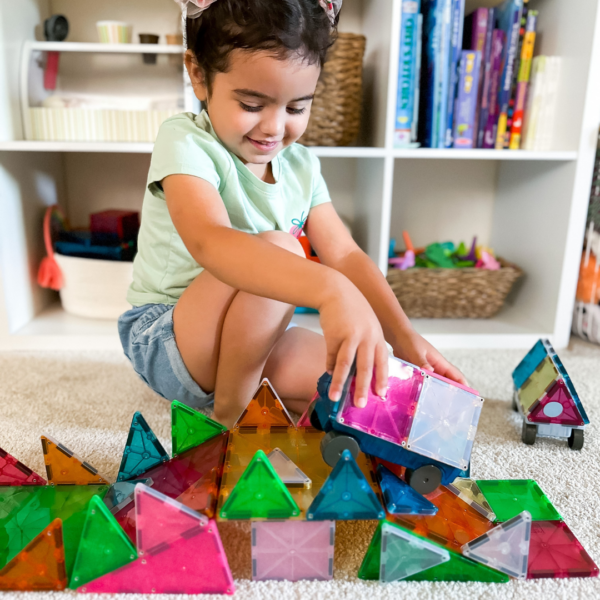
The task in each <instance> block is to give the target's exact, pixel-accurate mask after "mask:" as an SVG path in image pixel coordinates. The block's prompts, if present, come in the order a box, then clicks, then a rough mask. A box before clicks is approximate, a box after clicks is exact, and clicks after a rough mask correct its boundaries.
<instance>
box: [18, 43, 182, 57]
mask: <svg viewBox="0 0 600 600" xmlns="http://www.w3.org/2000/svg"><path fill="white" fill-rule="evenodd" d="M30 47H31V49H32V50H38V51H43V52H98V53H107V52H108V53H112V54H144V53H145V54H183V53H184V48H183V46H178V45H176V44H101V43H83V42H30Z"/></svg>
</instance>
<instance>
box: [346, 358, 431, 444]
mask: <svg viewBox="0 0 600 600" xmlns="http://www.w3.org/2000/svg"><path fill="white" fill-rule="evenodd" d="M388 369H389V374H388V389H387V393H386V396H385V398H380V397H379V396H378V395H377V394H376V393H375V390H374V387H373V386H374V385H375V382H374V381H373V382H372V383H371V388H370V389H369V394H368V398H367V405H366V406H365V407H364V408H357V407H356V406H354V382H353V383H352V385H351V387H350V393H349V394H346V395H345V397H344V399H343V400H342V402H343V404H342V407H341V409H340V410H339V411H338V414H337V421H338V422H339V423H343V424H344V425H347V426H349V427H353V428H355V429H358V430H359V431H363V432H365V433H368V434H370V435H375V436H376V437H378V438H381V439H383V440H387V441H388V442H391V443H393V444H397V445H402V446H404V445H405V444H406V440H407V438H408V432H409V430H410V426H411V423H412V419H413V415H414V412H415V409H416V406H417V399H418V398H419V394H420V393H421V388H422V386H423V375H422V372H421V370H420V369H418V368H417V367H415V366H413V365H411V364H408V363H405V362H403V361H401V360H398V359H397V358H394V357H390V358H389V359H388Z"/></svg>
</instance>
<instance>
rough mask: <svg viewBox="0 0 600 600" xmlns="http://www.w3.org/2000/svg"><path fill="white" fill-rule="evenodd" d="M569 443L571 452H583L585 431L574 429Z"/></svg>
mask: <svg viewBox="0 0 600 600" xmlns="http://www.w3.org/2000/svg"><path fill="white" fill-rule="evenodd" d="M568 443H569V448H571V450H581V449H582V448H583V429H572V430H571V435H570V436H569V442H568Z"/></svg>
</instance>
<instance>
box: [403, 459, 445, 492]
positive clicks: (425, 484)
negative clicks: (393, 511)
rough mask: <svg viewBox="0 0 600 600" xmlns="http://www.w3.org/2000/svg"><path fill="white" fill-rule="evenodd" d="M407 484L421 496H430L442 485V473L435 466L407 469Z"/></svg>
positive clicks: (405, 476) (405, 475)
mask: <svg viewBox="0 0 600 600" xmlns="http://www.w3.org/2000/svg"><path fill="white" fill-rule="evenodd" d="M404 478H405V479H406V483H408V485H410V487H411V488H412V489H413V490H415V492H419V494H421V495H425V494H430V493H431V492H433V491H434V490H436V489H437V488H438V486H439V485H440V483H442V472H441V470H440V469H439V468H438V467H436V466H435V465H424V466H423V467H419V468H418V469H414V470H413V469H406V473H405V474H404Z"/></svg>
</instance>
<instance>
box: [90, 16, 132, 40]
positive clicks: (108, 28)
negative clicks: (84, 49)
mask: <svg viewBox="0 0 600 600" xmlns="http://www.w3.org/2000/svg"><path fill="white" fill-rule="evenodd" d="M96 28H97V29H98V36H99V37H100V43H102V44H131V30H132V26H131V25H129V24H128V23H123V22H122V21H98V22H97V23H96Z"/></svg>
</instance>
